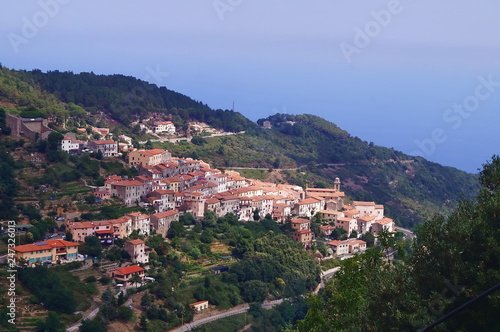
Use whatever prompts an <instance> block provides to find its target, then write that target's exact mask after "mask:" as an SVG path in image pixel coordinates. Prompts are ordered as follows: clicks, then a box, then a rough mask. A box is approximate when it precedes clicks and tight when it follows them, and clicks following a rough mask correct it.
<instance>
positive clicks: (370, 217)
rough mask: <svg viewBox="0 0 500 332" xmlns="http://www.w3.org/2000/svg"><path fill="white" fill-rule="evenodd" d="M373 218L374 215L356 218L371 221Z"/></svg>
mask: <svg viewBox="0 0 500 332" xmlns="http://www.w3.org/2000/svg"><path fill="white" fill-rule="evenodd" d="M375 218H376V216H362V217H361V218H358V220H359V219H361V220H363V221H372V220H373V219H375Z"/></svg>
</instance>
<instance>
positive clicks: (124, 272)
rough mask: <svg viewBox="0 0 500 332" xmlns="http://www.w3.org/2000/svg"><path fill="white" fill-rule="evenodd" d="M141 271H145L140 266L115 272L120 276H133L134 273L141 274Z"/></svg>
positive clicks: (131, 266) (123, 268) (132, 266)
mask: <svg viewBox="0 0 500 332" xmlns="http://www.w3.org/2000/svg"><path fill="white" fill-rule="evenodd" d="M141 271H144V269H143V268H142V267H140V266H139V265H130V266H127V267H122V268H120V269H116V270H114V271H113V272H118V273H119V274H131V273H134V272H141Z"/></svg>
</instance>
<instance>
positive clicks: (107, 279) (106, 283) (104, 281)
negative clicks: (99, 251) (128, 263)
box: [99, 277, 113, 285]
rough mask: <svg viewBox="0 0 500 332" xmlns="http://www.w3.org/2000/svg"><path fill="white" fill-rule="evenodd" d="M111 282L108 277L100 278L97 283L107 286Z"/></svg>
mask: <svg viewBox="0 0 500 332" xmlns="http://www.w3.org/2000/svg"><path fill="white" fill-rule="evenodd" d="M111 280H113V279H112V278H110V277H102V278H101V279H99V282H100V283H101V285H108V284H109V283H110V282H111Z"/></svg>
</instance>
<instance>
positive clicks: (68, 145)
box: [61, 135, 80, 152]
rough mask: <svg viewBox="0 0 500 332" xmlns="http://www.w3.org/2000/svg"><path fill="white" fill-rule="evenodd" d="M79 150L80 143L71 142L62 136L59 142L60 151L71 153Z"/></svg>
mask: <svg viewBox="0 0 500 332" xmlns="http://www.w3.org/2000/svg"><path fill="white" fill-rule="evenodd" d="M79 149H80V141H77V140H73V139H72V138H71V137H69V136H68V135H64V137H63V139H62V140H61V150H63V151H66V152H71V151H75V150H79Z"/></svg>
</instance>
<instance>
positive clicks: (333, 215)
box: [319, 210, 342, 223]
mask: <svg viewBox="0 0 500 332" xmlns="http://www.w3.org/2000/svg"><path fill="white" fill-rule="evenodd" d="M319 213H320V215H321V219H323V220H324V221H325V222H327V223H331V222H333V223H336V222H337V219H338V218H339V217H341V216H342V212H339V211H332V210H321V211H319Z"/></svg>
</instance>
